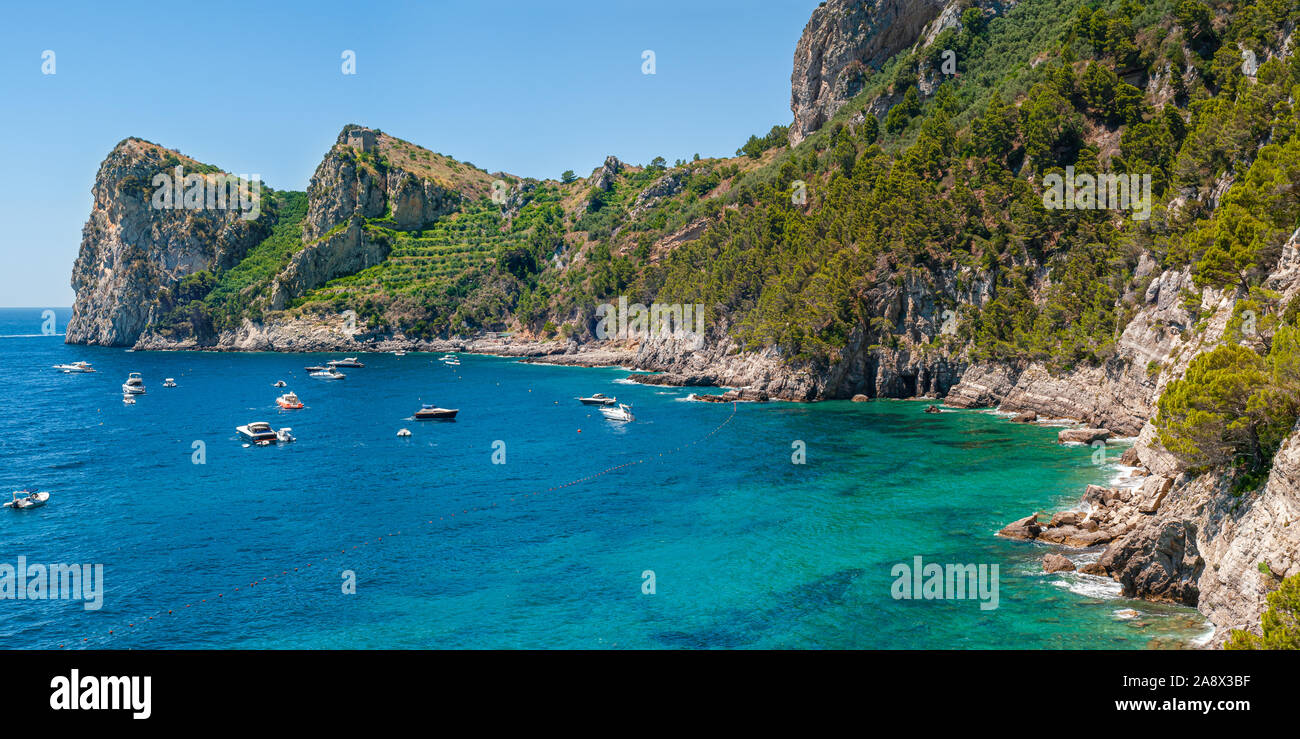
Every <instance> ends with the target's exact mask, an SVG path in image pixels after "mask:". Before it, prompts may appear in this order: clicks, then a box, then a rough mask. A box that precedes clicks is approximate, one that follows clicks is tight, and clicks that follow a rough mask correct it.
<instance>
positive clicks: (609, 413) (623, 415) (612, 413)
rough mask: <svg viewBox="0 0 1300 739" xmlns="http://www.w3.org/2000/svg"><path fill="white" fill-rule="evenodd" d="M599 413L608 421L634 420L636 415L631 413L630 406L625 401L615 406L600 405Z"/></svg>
mask: <svg viewBox="0 0 1300 739" xmlns="http://www.w3.org/2000/svg"><path fill="white" fill-rule="evenodd" d="M597 410H599V411H600V415H602V416H604V417H605V418H607V419H609V420H610V421H635V420H636V416H634V415H632V407H631V406H630V405H628V404H627V403H619V404H618V407H617V408H609V407H602V408H598V409H597Z"/></svg>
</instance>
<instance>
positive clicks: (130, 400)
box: [122, 393, 135, 405]
mask: <svg viewBox="0 0 1300 739" xmlns="http://www.w3.org/2000/svg"><path fill="white" fill-rule="evenodd" d="M122 402H123V403H125V404H127V405H135V396H134V395H131V394H130V393H124V394H123V395H122Z"/></svg>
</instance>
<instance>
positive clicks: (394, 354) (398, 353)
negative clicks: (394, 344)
mask: <svg viewBox="0 0 1300 739" xmlns="http://www.w3.org/2000/svg"><path fill="white" fill-rule="evenodd" d="M393 356H394V357H405V356H406V352H403V351H395V352H393Z"/></svg>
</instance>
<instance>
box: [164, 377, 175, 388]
mask: <svg viewBox="0 0 1300 739" xmlns="http://www.w3.org/2000/svg"><path fill="white" fill-rule="evenodd" d="M163 387H176V381H175V380H173V379H172V378H170V377H168V378H167V379H165V380H163Z"/></svg>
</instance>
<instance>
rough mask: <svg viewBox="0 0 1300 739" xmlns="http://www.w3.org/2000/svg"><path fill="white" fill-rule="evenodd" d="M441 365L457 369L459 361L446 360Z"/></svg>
mask: <svg viewBox="0 0 1300 739" xmlns="http://www.w3.org/2000/svg"><path fill="white" fill-rule="evenodd" d="M442 363H443V364H445V365H447V366H448V367H459V366H460V360H459V359H446V360H443V362H442Z"/></svg>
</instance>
